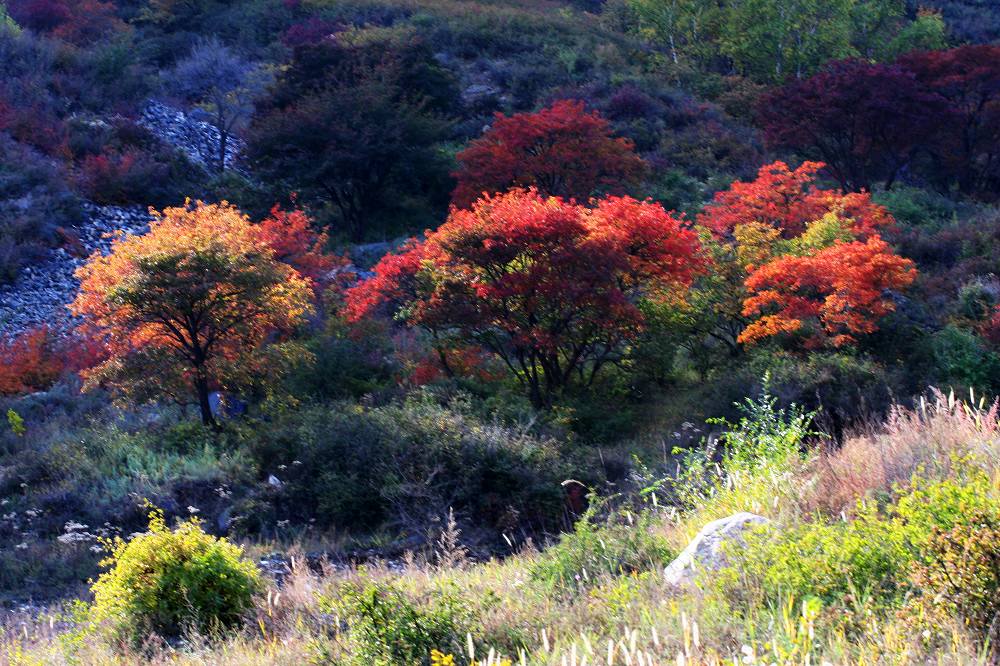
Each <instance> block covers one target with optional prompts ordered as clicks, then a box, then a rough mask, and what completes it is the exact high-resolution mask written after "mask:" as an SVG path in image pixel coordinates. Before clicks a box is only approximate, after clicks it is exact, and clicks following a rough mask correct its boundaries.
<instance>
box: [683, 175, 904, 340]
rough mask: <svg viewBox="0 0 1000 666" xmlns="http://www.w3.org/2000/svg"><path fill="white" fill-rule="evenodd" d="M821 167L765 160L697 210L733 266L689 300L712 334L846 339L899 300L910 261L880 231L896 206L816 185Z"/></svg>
mask: <svg viewBox="0 0 1000 666" xmlns="http://www.w3.org/2000/svg"><path fill="white" fill-rule="evenodd" d="M823 166H824V165H823V164H822V163H818V162H806V163H804V164H802V165H801V166H799V167H798V168H796V169H791V168H789V167H788V165H786V164H785V163H783V162H775V163H773V164H769V165H766V166H764V167H762V168H761V169H760V171H759V172H758V175H757V178H756V179H755V180H753V181H749V182H741V181H738V182H735V183H733V185H732V186H731V187H730V188H729V189H728V190H725V191H722V192H719V193H718V194H717V195H716V196H715V199H714V201H713V202H712V203H711V204H709V205H708V206H707V207H706V208H705V210H704V211H703V213H702V214H701V215H700V216H699V218H698V221H699V223H700V224H701V225H703V226H704V227H706V228H707V229H710V230H711V231H712V233H713V234H714V239H713V240H711V241H710V248H711V249H712V253H713V255H714V256H716V257H718V258H719V259H717V261H719V262H720V263H721V262H724V263H725V265H726V266H728V267H729V268H728V269H727V270H719V271H713V275H712V276H711V279H706V280H702V281H700V283H699V284H698V285H697V287H696V290H695V294H694V295H693V297H692V299H691V301H692V302H695V303H699V304H700V306H701V307H702V308H703V309H704V310H705V312H703V313H700V314H699V317H698V319H699V321H703V322H705V323H704V324H703V327H704V330H703V332H704V333H705V334H707V335H712V336H714V337H717V338H718V339H720V340H722V341H724V342H726V344H727V345H729V346H730V347H731V348H735V347H734V345H736V344H748V343H756V342H760V341H762V340H764V339H767V338H772V337H775V336H780V335H783V334H793V333H794V334H796V335H804V336H805V345H806V346H807V347H819V346H823V345H832V346H842V345H844V344H847V343H850V342H853V341H855V340H856V338H857V337H858V336H860V335H863V334H868V333H872V332H874V331H875V330H877V328H878V321H879V320H880V319H881V318H882V317H884V316H885V315H886V314H888V313H889V312H890V311H892V310H893V309H894V307H895V305H894V301H893V299H892V292H893V291H899V290H901V289H904V288H905V287H908V286H909V285H910V284H911V283H912V282H913V280H914V279H915V277H916V270H915V269H914V266H913V262H911V261H910V260H908V259H904V258H902V257H899V256H897V255H896V254H895V253H894V252H893V250H892V248H891V247H889V245H888V244H887V243H886V242H885V241H884V240H882V238H881V236H880V232H881V231H884V230H887V229H891V228H892V227H893V226H894V224H895V220H894V219H893V218H892V216H891V215H890V214H889V212H888V211H887V210H886V209H885V208H883V207H882V206H880V205H878V204H876V203H875V202H873V201H872V200H871V196H870V195H869V194H868V193H865V192H860V193H859V192H852V193H846V194H845V193H843V192H841V191H839V190H827V189H823V188H820V187H817V186H816V183H815V181H816V174H817V172H819V171H820V170H821V169H822V168H823ZM711 313H715V316H710V315H711ZM736 330H739V333H738V334H737V335H736V336H735V338H733V336H732V334H733V331H736Z"/></svg>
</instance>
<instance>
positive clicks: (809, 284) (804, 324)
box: [740, 236, 917, 347]
mask: <svg viewBox="0 0 1000 666" xmlns="http://www.w3.org/2000/svg"><path fill="white" fill-rule="evenodd" d="M916 274H917V271H916V269H915V268H914V266H913V262H912V261H910V260H909V259H905V258H903V257H900V256H898V255H896V254H895V253H893V251H892V248H890V247H889V245H888V244H887V243H886V242H885V241H884V240H882V239H881V238H879V237H877V236H876V237H872V238H869V239H868V240H867V241H864V242H862V241H847V242H845V241H836V242H834V243H833V244H832V245H830V246H829V247H825V248H822V249H819V250H816V251H814V252H812V253H810V254H805V255H801V256H796V255H786V256H782V257H778V258H776V259H774V260H773V261H770V262H768V263H766V264H764V265H763V266H761V267H760V268H757V269H755V270H753V271H752V272H751V273H750V276H749V277H748V278H747V281H746V285H747V290H748V291H749V293H750V295H749V297H748V298H747V299H746V301H745V302H744V306H743V314H744V315H746V316H750V317H756V319H755V320H754V321H753V323H751V324H750V325H749V326H748V327H747V328H746V329H745V330H744V331H743V333H742V334H740V339H741V341H743V342H757V341H759V340H763V339H764V338H768V337H771V336H774V335H778V334H782V333H796V334H805V336H806V338H807V339H806V345H807V346H809V347H818V346H822V345H823V344H824V343H825V342H826V340H829V341H830V343H832V344H833V345H834V346H837V347H839V346H842V345H844V344H847V343H850V342H854V341H855V339H856V336H858V335H864V334H869V333H874V332H875V331H876V330H878V325H877V322H878V320H879V319H881V318H882V317H884V316H885V315H887V314H889V313H890V312H892V311H893V310H894V309H895V303H894V301H893V299H892V297H891V293H890V292H892V291H898V290H901V289H904V288H905V287H908V286H910V284H912V283H913V281H914V279H916Z"/></svg>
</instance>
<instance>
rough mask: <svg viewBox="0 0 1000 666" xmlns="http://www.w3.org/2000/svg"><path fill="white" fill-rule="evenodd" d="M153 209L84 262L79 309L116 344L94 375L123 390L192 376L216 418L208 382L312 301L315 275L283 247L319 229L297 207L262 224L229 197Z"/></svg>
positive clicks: (233, 371)
mask: <svg viewBox="0 0 1000 666" xmlns="http://www.w3.org/2000/svg"><path fill="white" fill-rule="evenodd" d="M154 215H155V219H154V220H153V222H152V223H151V224H150V230H149V233H147V234H145V235H143V236H131V237H128V238H119V239H117V240H115V241H114V242H113V243H112V247H111V252H110V254H108V255H106V256H101V255H99V254H95V255H94V256H92V257H91V258H90V261H89V262H88V263H87V264H86V265H85V266H83V267H82V268H80V269H79V271H77V276H78V277H79V278H80V282H81V285H80V291H79V294H78V295H77V298H76V300H75V301H74V302H73V303H72V305H71V310H72V311H73V313H74V314H76V315H78V316H81V317H83V318H84V323H83V329H84V330H85V331H86V332H87V333H88V334H90V335H92V336H94V337H95V338H97V339H100V340H103V341H105V342H106V345H107V348H108V351H109V353H110V358H109V359H108V360H107V361H106V362H104V363H102V364H101V365H99V366H98V367H97V368H95V369H94V370H93V371H92V372H90V373H89V378H90V379H94V378H97V377H104V378H105V379H108V381H109V383H110V384H111V385H112V386H113V387H115V388H119V389H121V390H123V391H128V390H131V389H133V388H135V387H136V386H140V385H141V386H143V387H144V390H145V391H146V392H156V391H157V390H160V389H159V388H158V387H160V386H183V385H188V386H189V387H190V388H193V389H196V391H197V394H198V399H199V402H200V403H201V406H202V415H203V418H204V419H205V421H206V422H211V413H210V411H209V406H208V400H207V396H208V391H209V388H210V385H213V384H214V385H217V386H220V387H221V386H225V385H226V384H227V383H228V382H235V381H236V378H238V377H240V376H241V375H246V373H247V371H248V369H249V368H255V367H258V366H257V364H256V359H255V358H254V354H255V353H256V352H257V351H258V349H259V348H261V347H262V346H263V345H264V343H265V342H267V341H268V340H269V339H270V338H272V337H273V336H274V335H275V334H276V333H282V332H288V331H290V330H291V329H292V328H293V327H295V326H296V325H297V324H298V323H299V322H300V321H301V320H302V318H303V316H304V315H305V314H306V313H308V312H309V311H310V310H311V307H312V306H311V297H312V294H311V291H310V288H309V287H310V285H309V283H308V282H307V281H306V280H305V279H304V278H303V277H302V276H301V275H299V273H298V272H297V271H296V270H295V269H293V268H292V267H291V266H289V265H287V264H284V263H281V262H280V261H278V259H277V257H276V249H275V246H277V245H280V246H281V247H282V248H284V249H286V250H291V251H292V252H293V255H294V254H295V250H298V249H303V248H302V241H303V239H304V240H305V241H306V242H305V246H307V249H306V253H307V254H308V252H311V251H312V249H313V248H312V247H310V243H309V242H308V241H309V240H311V237H310V236H308V234H306V233H305V232H304V231H303V228H302V227H303V225H304V222H303V221H302V220H300V219H299V218H298V217H295V218H294V219H293V220H288V219H286V218H280V219H276V220H275V221H274V222H272V223H269V224H268V225H267V226H264V227H258V226H257V225H254V224H252V223H251V222H250V220H249V219H248V218H247V217H246V216H245V215H243V214H242V213H240V211H239V210H237V209H236V208H235V207H233V206H231V205H229V204H228V203H226V202H223V203H221V204H212V205H210V204H203V203H201V202H197V203H195V204H192V205H188V206H186V207H183V208H168V209H166V210H164V211H163V212H162V213H154ZM279 232H280V233H279ZM285 232H287V235H282V234H283V233H285ZM279 236H280V238H279ZM268 239H270V240H268ZM279 240H280V241H282V242H281V243H278V241H279ZM292 258H296V257H295V256H293V257H292ZM298 258H299V259H301V257H298ZM112 375H113V376H114V377H113V378H111V379H109V377H112ZM173 397H175V399H176V398H177V396H173Z"/></svg>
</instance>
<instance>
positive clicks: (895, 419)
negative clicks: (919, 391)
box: [808, 390, 1000, 515]
mask: <svg viewBox="0 0 1000 666" xmlns="http://www.w3.org/2000/svg"><path fill="white" fill-rule="evenodd" d="M998 412H1000V410H998V403H997V402H995V401H994V402H993V403H992V404H990V405H987V404H985V401H984V400H982V399H979V400H978V401H977V400H976V397H975V395H970V399H969V401H963V400H959V399H957V398H956V397H955V395H954V394H949V395H947V396H946V395H944V394H943V393H941V392H940V391H936V390H935V391H932V392H931V396H930V398H929V399H925V398H921V400H920V403H919V405H918V406H917V407H916V408H913V409H907V408H903V407H898V406H897V407H894V408H893V409H892V410H891V411H890V413H889V416H888V418H887V419H886V421H885V423H884V424H882V425H880V426H879V427H877V428H872V429H870V430H869V432H867V433H864V434H861V435H858V436H855V437H852V438H850V439H848V440H847V441H846V442H844V444H843V445H842V446H841V447H839V448H827V449H826V450H824V451H823V452H822V453H821V454H820V455H819V456H818V457H817V458H816V460H815V471H814V476H815V484H814V486H813V490H812V492H811V494H810V497H809V500H808V505H809V507H810V508H812V509H816V510H821V511H824V512H827V513H830V514H833V515H836V514H839V513H841V512H847V513H850V512H851V511H852V509H853V508H854V506H855V504H856V503H857V501H858V499H859V498H863V497H868V496H871V495H872V494H873V493H877V492H889V491H891V490H892V488H893V486H894V485H896V484H900V483H906V482H908V481H909V480H910V479H911V478H912V477H913V476H914V474H917V473H918V472H919V473H920V474H921V475H923V476H927V477H931V478H945V477H947V476H949V475H950V474H951V473H952V472H953V471H954V469H953V468H954V465H955V463H956V462H958V461H964V462H969V461H972V462H975V463H976V464H977V465H980V466H982V467H984V468H986V469H988V470H990V471H994V470H996V469H997V468H998V465H997V463H998V460H1000V420H998V416H1000V414H998Z"/></svg>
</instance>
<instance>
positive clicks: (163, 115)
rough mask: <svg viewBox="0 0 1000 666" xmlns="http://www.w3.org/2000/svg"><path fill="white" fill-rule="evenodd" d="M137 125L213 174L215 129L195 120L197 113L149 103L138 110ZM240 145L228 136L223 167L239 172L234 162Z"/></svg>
mask: <svg viewBox="0 0 1000 666" xmlns="http://www.w3.org/2000/svg"><path fill="white" fill-rule="evenodd" d="M139 124H140V125H142V126H143V127H145V128H146V129H147V130H149V131H150V132H151V133H152V134H153V135H154V136H155V137H156V138H158V139H159V140H160V141H163V142H164V143H166V144H168V145H170V146H173V147H175V148H177V149H178V150H179V151H181V152H182V153H184V155H185V156H186V157H187V158H188V159H189V160H191V161H192V162H194V163H195V164H198V165H200V166H203V167H205V169H206V170H208V171H214V170H215V168H216V166H217V165H218V162H219V130H217V129H216V128H215V127H214V126H213V125H212V124H210V123H207V122H204V121H202V120H199V119H198V118H197V112H192V113H185V112H184V111H181V110H179V109H175V108H173V107H170V106H167V105H166V104H163V103H161V102H157V101H155V100H149V101H148V102H146V105H145V106H144V107H143V109H142V115H140V117H139ZM243 148H244V142H243V141H242V140H241V139H239V138H238V137H235V136H230V137H229V143H228V145H227V146H226V168H227V169H233V170H235V171H238V172H240V173H242V171H241V169H240V167H239V164H238V160H239V156H240V154H241V153H242V152H243Z"/></svg>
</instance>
